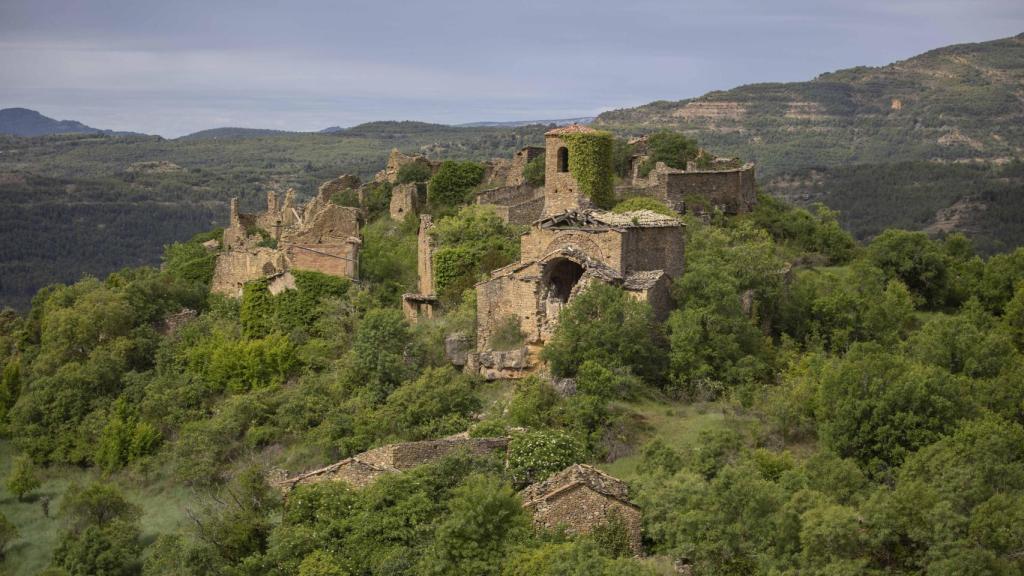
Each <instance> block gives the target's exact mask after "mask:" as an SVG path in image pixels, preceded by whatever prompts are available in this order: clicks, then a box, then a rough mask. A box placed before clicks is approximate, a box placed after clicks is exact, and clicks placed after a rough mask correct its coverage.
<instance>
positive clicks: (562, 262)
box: [544, 258, 583, 304]
mask: <svg viewBox="0 0 1024 576" xmlns="http://www.w3.org/2000/svg"><path fill="white" fill-rule="evenodd" d="M582 277H583V266H580V265H579V264H578V263H576V262H573V261H572V260H569V259H568V258H558V259H556V260H552V261H551V262H548V264H547V266H545V267H544V284H545V286H546V287H547V292H548V298H549V299H552V300H557V301H558V302H561V303H562V304H565V303H566V302H568V301H569V297H570V296H571V295H572V289H573V288H574V287H575V286H576V284H577V283H578V282H579V281H580V278H582Z"/></svg>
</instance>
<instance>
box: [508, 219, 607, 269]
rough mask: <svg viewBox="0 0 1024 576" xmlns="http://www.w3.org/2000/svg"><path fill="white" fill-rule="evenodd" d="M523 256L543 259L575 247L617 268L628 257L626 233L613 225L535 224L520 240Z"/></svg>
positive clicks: (526, 258) (524, 257) (529, 258)
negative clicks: (570, 226)
mask: <svg viewBox="0 0 1024 576" xmlns="http://www.w3.org/2000/svg"><path fill="white" fill-rule="evenodd" d="M520 248H521V250H520V253H521V254H522V260H523V261H524V262H525V261H531V260H541V259H543V258H544V257H545V256H547V255H548V254H550V253H552V252H554V251H556V250H560V249H564V248H574V249H576V250H579V251H582V252H584V253H586V254H587V256H589V257H590V258H592V259H594V260H596V261H598V262H600V263H602V264H604V265H605V266H608V267H609V268H612V269H615V270H621V269H622V266H623V257H624V248H625V246H624V239H623V234H622V233H621V232H619V231H617V230H612V229H609V228H604V229H598V230H585V229H561V228H534V229H533V230H531V232H530V234H527V235H526V236H523V238H522V240H521V241H520Z"/></svg>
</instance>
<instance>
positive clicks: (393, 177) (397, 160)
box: [373, 148, 441, 184]
mask: <svg viewBox="0 0 1024 576" xmlns="http://www.w3.org/2000/svg"><path fill="white" fill-rule="evenodd" d="M412 163H419V164H423V165H424V166H426V167H427V168H430V172H431V174H433V173H434V172H437V169H438V168H439V167H440V166H441V163H440V162H434V161H431V160H428V159H427V157H426V156H423V155H420V154H414V155H409V154H402V153H401V152H399V151H398V148H392V149H391V154H389V155H388V163H387V165H386V166H385V167H384V169H383V170H381V171H380V172H377V175H376V176H374V177H373V181H374V182H390V183H391V184H395V183H397V182H398V171H399V170H401V168H402V166H405V165H406V164H412Z"/></svg>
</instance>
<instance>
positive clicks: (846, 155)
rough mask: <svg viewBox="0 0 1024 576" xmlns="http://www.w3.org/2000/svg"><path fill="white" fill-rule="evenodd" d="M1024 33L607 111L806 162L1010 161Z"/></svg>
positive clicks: (1016, 140)
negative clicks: (889, 61) (875, 65)
mask: <svg viewBox="0 0 1024 576" xmlns="http://www.w3.org/2000/svg"><path fill="white" fill-rule="evenodd" d="M1022 84H1024V34H1022V35H1020V36H1016V37H1013V38H1006V39H1002V40H995V41H992V42H982V43H978V44H959V45H955V46H948V47H945V48H939V49H937V50H932V51H930V52H926V53H924V54H921V55H920V56H915V57H913V58H910V59H908V60H903V61H901V62H895V63H893V64H890V65H888V66H882V67H879V68H873V67H867V66H861V67H857V68H850V69H847V70H840V71H837V72H832V73H827V74H822V75H820V76H818V77H817V78H815V79H813V80H811V81H808V82H793V83H784V84H783V83H772V84H750V85H747V86H740V87H739V88H734V89H732V90H726V91H720V92H711V93H708V94H706V95H704V96H701V97H700V98H694V99H691V100H680V101H677V102H667V101H659V102H652V103H650V104H647V105H644V106H640V107H638V108H631V109H624V110H615V111H612V112H605V113H604V114H601V115H600V116H598V117H597V119H596V120H595V122H594V123H595V125H599V126H604V127H608V128H615V129H618V130H630V129H637V130H644V129H647V130H649V129H652V128H673V129H678V130H683V131H693V132H696V133H698V134H699V135H700V139H701V141H702V143H703V144H706V145H708V146H709V147H711V148H713V149H715V150H723V151H728V152H730V153H735V154H737V155H740V156H742V157H744V158H750V159H752V160H756V161H757V162H759V163H760V164H761V169H762V174H764V175H767V176H772V175H775V174H778V173H780V172H785V171H790V170H794V169H798V168H806V167H821V166H834V165H840V164H851V163H865V162H891V161H903V160H927V159H942V160H949V161H952V160H964V159H975V158H979V159H988V160H994V159H1009V158H1015V157H1018V156H1019V155H1020V154H1021V151H1022V150H1024V91H1022V90H1021V86H1022Z"/></svg>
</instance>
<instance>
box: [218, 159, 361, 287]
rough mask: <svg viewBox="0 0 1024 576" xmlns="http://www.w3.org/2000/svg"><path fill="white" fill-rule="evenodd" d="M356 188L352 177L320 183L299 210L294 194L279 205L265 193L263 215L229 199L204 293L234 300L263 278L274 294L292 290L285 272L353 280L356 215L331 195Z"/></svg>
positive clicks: (358, 214) (357, 236)
mask: <svg viewBox="0 0 1024 576" xmlns="http://www.w3.org/2000/svg"><path fill="white" fill-rule="evenodd" d="M358 186H359V179H358V178H357V177H355V176H351V175H343V176H340V177H338V178H335V179H334V180H331V181H328V182H325V183H323V184H322V185H321V186H320V188H319V190H318V191H317V195H316V196H315V197H314V198H312V199H311V200H310V201H309V202H307V203H306V204H305V205H304V206H299V205H297V204H296V202H295V191H294V190H288V192H287V193H286V194H285V197H284V200H283V201H281V199H280V198H279V197H278V195H277V193H276V192H268V193H267V209H266V211H264V212H260V213H256V214H246V213H242V212H240V211H239V209H238V199H237V198H232V199H231V221H230V223H229V224H228V227H227V228H225V229H224V237H223V240H222V242H221V246H222V248H221V252H220V254H219V255H218V256H217V263H216V266H215V269H214V274H213V282H212V285H211V287H210V290H211V291H212V292H215V293H218V294H224V295H226V296H232V297H239V296H241V295H242V288H243V286H244V285H245V283H246V282H250V281H253V280H258V279H267V280H269V282H270V289H271V292H272V293H275V294H276V293H279V292H280V291H282V290H286V289H289V288H292V287H294V279H293V278H292V277H291V274H290V271H291V270H312V271H316V272H322V273H324V274H329V275H332V276H340V277H343V278H352V279H357V278H358V277H359V248H360V244H361V240H360V234H359V229H360V224H361V220H362V212H361V211H360V210H359V209H358V208H350V207H346V206H339V205H338V204H335V203H333V202H331V197H332V196H333V195H334V194H336V193H338V192H343V191H346V190H356V189H357V188H358Z"/></svg>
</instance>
